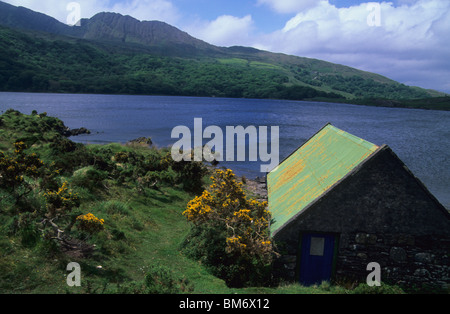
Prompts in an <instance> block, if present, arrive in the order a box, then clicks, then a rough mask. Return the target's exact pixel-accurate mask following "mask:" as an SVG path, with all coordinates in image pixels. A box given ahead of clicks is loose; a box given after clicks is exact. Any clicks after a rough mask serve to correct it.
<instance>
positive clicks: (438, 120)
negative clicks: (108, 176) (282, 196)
mask: <svg viewBox="0 0 450 314" xmlns="http://www.w3.org/2000/svg"><path fill="white" fill-rule="evenodd" d="M9 108H13V109H16V110H19V111H21V112H22V113H26V114H30V113H31V112H32V110H37V111H38V112H39V113H42V112H47V113H48V115H50V116H55V117H58V118H60V119H61V120H63V121H64V123H65V124H66V125H67V126H68V127H70V128H79V127H86V128H88V129H89V130H91V131H92V134H90V135H81V136H77V137H72V138H71V139H72V140H73V141H76V142H81V143H86V144H89V143H92V144H95V143H110V142H120V143H125V142H127V141H129V140H132V139H135V138H138V137H141V136H145V137H151V138H152V139H153V142H154V144H155V145H156V146H159V147H164V146H169V145H172V144H173V143H175V142H176V141H177V139H172V138H171V132H172V129H173V128H174V127H176V126H180V125H183V126H187V127H189V128H190V129H191V130H192V132H193V129H194V118H202V121H203V128H205V127H206V126H211V125H216V126H219V127H220V128H221V129H223V130H224V132H225V127H226V126H238V125H242V126H244V127H247V126H256V127H258V126H268V127H269V130H270V127H271V126H279V133H280V146H279V149H280V161H281V160H283V158H285V157H286V156H288V155H289V154H290V153H291V152H293V151H294V150H295V149H297V148H298V147H299V146H300V145H302V144H303V143H304V142H305V141H306V140H307V139H309V138H310V137H311V136H313V135H314V134H315V133H316V132H317V131H319V130H320V129H321V128H322V127H323V126H324V125H325V124H326V123H328V122H329V123H331V124H333V125H334V126H336V127H338V128H340V129H342V130H344V131H347V132H349V133H352V134H354V135H356V136H358V137H361V138H363V139H365V140H367V141H369V142H372V143H374V144H377V145H382V144H387V145H389V146H390V147H391V148H392V149H393V150H394V152H395V153H396V154H397V155H398V156H399V157H400V159H402V160H403V162H404V163H405V164H406V165H407V166H408V167H409V169H410V170H411V171H412V172H413V173H414V174H415V175H416V176H417V177H418V178H419V179H420V180H421V181H422V182H423V183H424V184H425V185H426V186H427V187H428V189H429V190H430V191H431V193H433V194H434V195H435V196H436V197H437V198H438V199H439V201H440V202H441V203H442V204H443V205H444V206H446V207H447V208H450V193H449V191H450V158H449V157H450V112H446V111H434V110H419V109H400V108H381V107H367V106H356V105H348V104H332V103H317V102H304V101H285V100H260V99H228V98H198V97H166V96H125V95H79V94H77V95H73V94H34V93H0V111H1V112H4V111H5V110H7V109H9ZM269 147H270V145H269ZM221 165H223V166H227V167H230V168H231V169H233V170H234V171H235V172H236V173H237V174H238V175H245V176H246V177H248V178H254V177H256V176H263V175H264V173H261V172H259V171H260V170H259V169H260V165H261V162H250V161H247V162H223V163H221Z"/></svg>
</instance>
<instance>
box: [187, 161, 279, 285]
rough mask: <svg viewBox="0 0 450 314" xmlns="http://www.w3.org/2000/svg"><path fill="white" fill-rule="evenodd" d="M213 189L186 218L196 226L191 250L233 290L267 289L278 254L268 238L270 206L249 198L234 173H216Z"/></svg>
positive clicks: (190, 239) (196, 201) (189, 208)
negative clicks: (250, 286) (247, 287)
mask: <svg viewBox="0 0 450 314" xmlns="http://www.w3.org/2000/svg"><path fill="white" fill-rule="evenodd" d="M211 180H212V184H211V186H210V187H209V188H208V189H207V190H205V191H203V193H202V195H200V196H197V197H195V198H194V199H193V200H191V201H190V202H189V203H188V205H187V208H186V210H185V211H184V212H183V215H184V216H185V217H186V218H187V220H188V221H190V222H192V223H193V227H192V230H191V233H190V234H189V235H188V237H187V238H186V240H185V242H184V246H185V250H186V252H187V253H188V254H189V255H191V256H192V257H194V258H200V259H201V260H202V261H203V262H205V264H207V265H208V266H209V267H210V268H211V270H212V271H213V273H214V274H216V275H218V276H220V277H221V278H223V279H224V280H225V281H226V282H227V284H228V285H229V286H246V285H265V284H269V283H270V281H271V277H270V270H271V264H272V260H273V257H274V256H275V255H276V252H275V249H274V246H273V243H272V242H271V240H270V238H269V222H270V220H271V214H270V212H269V211H268V210H267V202H259V201H256V200H250V199H248V198H247V197H246V195H245V192H244V191H243V189H242V183H240V182H237V181H236V178H235V175H234V173H233V172H232V171H231V170H229V169H228V170H226V171H223V170H216V173H215V175H214V176H212V177H211Z"/></svg>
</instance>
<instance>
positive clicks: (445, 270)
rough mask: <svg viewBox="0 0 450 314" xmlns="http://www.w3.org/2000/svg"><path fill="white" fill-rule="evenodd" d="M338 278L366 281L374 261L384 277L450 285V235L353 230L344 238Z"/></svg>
mask: <svg viewBox="0 0 450 314" xmlns="http://www.w3.org/2000/svg"><path fill="white" fill-rule="evenodd" d="M342 240H343V241H341V245H340V249H339V254H338V256H337V264H336V275H335V280H336V281H339V280H345V279H347V280H348V279H355V280H357V281H359V282H365V280H366V277H367V275H368V274H369V273H370V271H367V270H366V267H367V265H368V264H369V263H370V262H376V263H378V264H380V266H381V281H382V282H387V283H390V284H397V285H400V286H404V287H408V288H413V287H418V288H420V287H422V286H428V287H435V288H437V289H449V287H450V256H449V254H450V239H449V238H446V237H443V236H413V235H407V234H383V235H382V234H367V233H351V234H349V235H348V236H347V239H345V238H344V239H342Z"/></svg>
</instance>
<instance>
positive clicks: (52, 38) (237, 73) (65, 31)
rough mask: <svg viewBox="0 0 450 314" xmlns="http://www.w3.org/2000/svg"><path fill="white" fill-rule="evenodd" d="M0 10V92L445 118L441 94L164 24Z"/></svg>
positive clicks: (7, 7) (114, 17)
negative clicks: (353, 107) (258, 101)
mask: <svg viewBox="0 0 450 314" xmlns="http://www.w3.org/2000/svg"><path fill="white" fill-rule="evenodd" d="M0 8H1V12H0V25H2V26H0V91H16V92H51V93H104V94H145V95H177V96H208V97H237V98H272V99H290V100H321V101H323V100H326V101H335V102H351V103H356V104H367V105H372V104H376V105H377V104H383V103H387V104H388V105H392V104H394V105H395V104H397V103H398V102H392V101H401V103H402V104H401V105H399V106H400V107H402V106H404V107H409V106H410V102H407V101H405V100H417V99H418V100H419V104H417V103H414V104H412V105H411V106H412V107H421V108H430V109H448V108H450V104H448V102H447V101H446V100H445V99H444V101H442V100H439V101H437V102H439V104H437V105H436V104H435V103H436V101H435V100H433V99H432V98H431V97H436V96H440V97H443V96H445V94H443V93H439V92H436V91H432V90H425V89H422V88H418V87H410V86H406V85H404V84H400V83H398V82H395V81H393V80H391V79H388V78H386V77H383V76H381V75H378V74H374V73H369V72H364V71H360V70H357V69H354V68H351V67H348V66H343V65H339V64H333V63H330V62H326V61H322V60H317V59H310V58H304V57H296V56H290V55H285V54H280V53H271V52H268V51H262V50H258V49H254V48H248V47H229V48H225V47H217V46H213V45H210V44H208V43H206V42H203V41H201V40H199V39H196V38H194V37H192V36H190V35H189V34H187V33H185V32H183V31H181V30H179V29H177V28H175V27H173V26H171V25H169V24H166V23H164V22H159V21H144V22H140V21H138V20H136V19H134V18H132V17H130V16H123V15H120V14H116V13H99V14H96V15H95V16H93V17H92V18H90V19H82V20H81V26H79V27H78V26H77V27H70V26H68V25H65V24H63V23H60V22H58V21H57V20H55V19H53V18H51V17H49V16H46V15H44V14H41V13H37V12H34V11H31V10H29V9H26V8H22V7H15V6H12V5H9V4H6V3H3V2H0ZM420 99H427V101H426V102H425V101H424V102H423V103H424V104H422V101H421V100H420ZM429 99H431V100H429ZM386 100H389V101H387V102H386Z"/></svg>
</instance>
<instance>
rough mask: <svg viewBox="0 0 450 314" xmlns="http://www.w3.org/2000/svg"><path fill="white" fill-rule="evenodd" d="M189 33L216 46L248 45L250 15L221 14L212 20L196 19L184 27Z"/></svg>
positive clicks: (250, 25)
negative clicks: (240, 16)
mask: <svg viewBox="0 0 450 314" xmlns="http://www.w3.org/2000/svg"><path fill="white" fill-rule="evenodd" d="M184 29H185V30H186V31H187V32H188V33H189V34H190V35H192V36H194V37H196V38H199V39H202V40H204V41H206V42H208V43H210V44H214V45H217V46H225V47H227V46H234V45H244V46H248V43H249V39H250V36H251V33H252V30H253V20H252V17H251V15H246V16H244V17H242V18H239V17H235V16H231V15H222V16H219V17H218V18H217V19H215V20H213V21H197V22H195V23H194V24H192V25H189V26H187V27H185V28H184Z"/></svg>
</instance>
